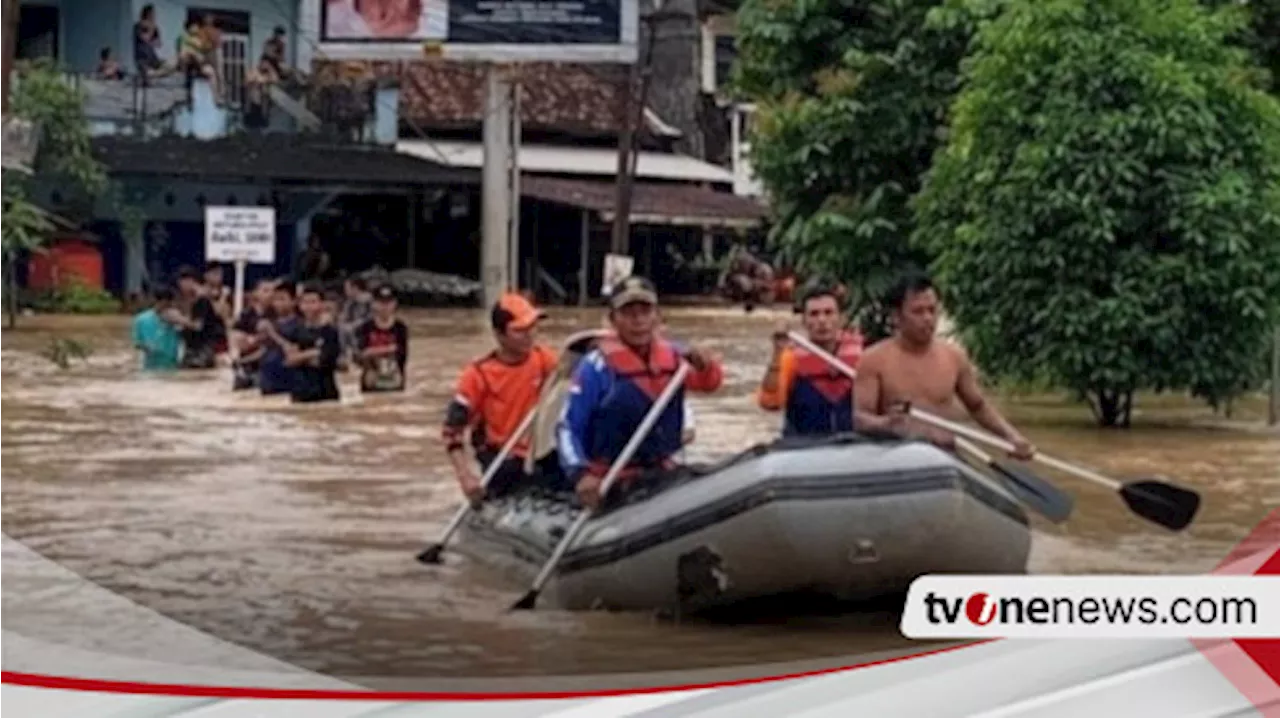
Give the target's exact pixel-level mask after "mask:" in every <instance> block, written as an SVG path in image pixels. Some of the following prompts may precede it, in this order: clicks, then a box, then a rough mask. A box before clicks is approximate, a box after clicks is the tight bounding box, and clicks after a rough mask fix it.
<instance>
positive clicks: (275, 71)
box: [245, 25, 295, 105]
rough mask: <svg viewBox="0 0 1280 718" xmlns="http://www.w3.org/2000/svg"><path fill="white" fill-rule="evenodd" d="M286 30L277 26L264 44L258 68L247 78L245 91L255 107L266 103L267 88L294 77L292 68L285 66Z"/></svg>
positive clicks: (250, 72) (251, 71)
mask: <svg viewBox="0 0 1280 718" xmlns="http://www.w3.org/2000/svg"><path fill="white" fill-rule="evenodd" d="M284 37H285V29H284V27H282V26H280V25H276V27H275V30H273V31H272V33H271V37H269V38H267V41H266V42H265V43H263V44H262V56H261V57H259V58H258V66H257V67H256V68H254V69H253V70H250V71H249V74H248V77H246V78H245V90H246V91H247V92H248V93H249V97H248V100H249V102H250V103H252V104H255V105H261V104H264V103H265V102H266V88H267V87H268V86H269V85H274V84H276V83H278V82H280V81H282V80H284V79H287V78H291V77H293V76H294V74H295V73H294V71H293V69H292V68H290V67H288V66H287V65H285V44H284Z"/></svg>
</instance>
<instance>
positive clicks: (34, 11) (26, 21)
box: [14, 5, 62, 60]
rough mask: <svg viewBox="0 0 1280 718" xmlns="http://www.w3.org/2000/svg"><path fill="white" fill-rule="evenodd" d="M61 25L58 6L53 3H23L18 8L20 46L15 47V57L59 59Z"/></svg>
mask: <svg viewBox="0 0 1280 718" xmlns="http://www.w3.org/2000/svg"><path fill="white" fill-rule="evenodd" d="M61 26H62V21H61V16H60V14H59V12H58V8H56V7H54V6H53V5H22V6H21V7H19V8H18V46H17V47H16V48H14V57H16V58H17V59H19V60H36V59H39V58H43V57H48V58H52V59H54V60H57V59H59V57H60V55H61V51H62V48H61V46H60V44H59V42H58V40H59V39H60V36H61V34H62V33H61V32H60V29H61Z"/></svg>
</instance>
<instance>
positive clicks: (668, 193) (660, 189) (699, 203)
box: [520, 175, 768, 224]
mask: <svg viewBox="0 0 1280 718" xmlns="http://www.w3.org/2000/svg"><path fill="white" fill-rule="evenodd" d="M520 192H521V194H523V195H525V196H528V197H533V198H536V199H540V200H544V201H547V202H559V203H561V204H568V205H573V206H575V207H582V208H584V209H589V210H592V211H596V212H612V211H613V209H614V206H615V204H614V203H615V196H616V195H615V194H614V193H615V188H614V184H613V183H612V182H597V181H593V180H577V179H563V178H559V177H538V176H530V175H525V176H523V177H522V178H521V179H520ZM767 213H768V210H767V209H766V208H765V207H764V205H762V204H760V203H759V202H756V201H755V200H752V199H749V198H747V197H740V196H738V195H735V194H730V193H728V192H717V191H715V190H710V189H706V188H704V187H699V186H697V185H690V184H683V185H682V184H664V183H659V182H637V183H635V186H634V190H633V192H632V195H631V214H632V216H633V217H635V218H636V219H637V220H639V219H641V218H643V217H646V216H647V217H663V218H668V221H671V220H684V221H691V220H692V221H700V222H706V223H708V224H717V223H723V222H733V223H747V222H754V221H758V220H762V219H764V217H765V216H766V214H767ZM673 223H677V222H673Z"/></svg>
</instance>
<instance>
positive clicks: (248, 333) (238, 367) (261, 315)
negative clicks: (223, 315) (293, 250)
mask: <svg viewBox="0 0 1280 718" xmlns="http://www.w3.org/2000/svg"><path fill="white" fill-rule="evenodd" d="M273 286H274V285H273V284H272V282H271V281H270V280H267V279H263V280H260V281H259V282H258V283H257V284H256V285H254V287H253V291H252V292H250V293H249V296H248V301H247V302H246V303H245V307H244V309H242V310H240V316H238V317H236V319H235V322H234V323H233V324H232V325H231V332H230V339H229V343H230V345H231V347H232V348H234V349H235V351H236V359H235V361H234V362H233V363H232V365H231V369H232V371H233V373H234V375H235V379H234V382H233V384H232V388H233V389H235V390H240V389H252V388H254V387H256V386H257V385H258V370H259V369H260V368H261V366H260V365H261V361H262V355H263V353H264V349H265V347H264V345H263V341H264V339H263V337H262V336H260V335H259V334H258V322H260V321H262V320H264V319H270V317H271V294H272V288H273Z"/></svg>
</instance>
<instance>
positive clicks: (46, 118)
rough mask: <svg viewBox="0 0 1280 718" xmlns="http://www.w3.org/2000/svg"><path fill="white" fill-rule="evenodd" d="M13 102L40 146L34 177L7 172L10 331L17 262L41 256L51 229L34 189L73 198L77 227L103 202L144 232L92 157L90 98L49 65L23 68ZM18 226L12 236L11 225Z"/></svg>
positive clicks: (129, 228) (70, 200) (134, 212)
mask: <svg viewBox="0 0 1280 718" xmlns="http://www.w3.org/2000/svg"><path fill="white" fill-rule="evenodd" d="M17 74H18V81H17V82H15V83H14V87H13V90H12V96H11V98H10V104H9V108H10V111H11V112H12V113H13V114H14V115H15V116H17V117H20V118H22V119H24V120H28V121H30V122H32V123H33V124H34V125H35V126H36V128H37V130H38V131H39V137H40V141H39V146H38V149H37V151H36V156H35V161H34V162H33V163H32V170H33V173H32V174H31V175H25V174H21V173H18V172H6V173H5V176H4V219H3V222H4V229H5V231H4V232H3V248H2V253H3V258H4V270H5V271H4V276H5V280H4V281H5V291H6V294H7V295H8V301H7V302H6V304H7V306H8V311H9V325H10V326H13V323H14V321H15V318H16V309H17V303H16V292H17V288H16V283H15V279H16V272H15V267H14V262H15V261H16V260H18V259H19V258H20V257H21V256H22V255H23V254H25V253H27V252H30V251H38V250H40V249H41V248H42V247H43V246H44V244H45V242H46V241H47V239H48V236H49V233H50V231H51V230H52V226H51V225H50V224H49V223H48V222H47V220H46V219H45V218H44V215H43V213H41V212H40V211H39V209H38V208H37V207H35V206H34V205H33V204H32V201H31V199H30V197H31V194H32V193H31V187H32V185H33V184H35V183H39V184H42V185H50V184H52V185H54V186H57V187H59V188H60V189H61V190H62V192H63V194H64V195H65V196H66V197H67V198H68V203H69V206H70V207H71V209H70V210H67V211H65V212H64V214H70V215H71V216H69V217H68V219H70V220H72V221H73V222H79V221H83V220H87V219H89V218H90V217H91V216H92V211H93V207H94V204H95V203H96V202H97V201H98V200H99V199H102V198H105V199H106V200H107V201H108V203H110V204H111V205H113V206H115V207H116V209H117V210H118V211H119V212H120V214H121V217H122V220H123V221H122V223H123V224H124V226H125V231H126V232H129V231H140V225H141V216H140V214H139V212H138V211H137V210H136V209H135V208H133V207H130V206H128V205H126V204H125V203H124V202H123V201H122V200H121V194H120V187H119V185H118V184H117V183H115V182H113V181H112V180H111V179H110V177H109V176H108V174H107V170H106V167H104V166H103V164H102V163H101V162H99V161H98V159H97V158H96V157H94V154H93V146H92V138H91V136H90V134H89V123H88V121H87V120H86V118H85V114H84V101H85V96H84V93H83V91H81V90H80V89H79V88H77V87H76V86H74V85H72V84H70V83H68V82H67V81H66V80H65V79H64V78H63V77H62V75H61V73H60V72H58V69H57V68H56V67H55V66H54V65H53V64H52V63H50V62H48V61H43V60H42V61H37V62H33V63H30V64H24V65H23V66H22V67H20V68H18V72H17ZM11 220H12V221H13V223H14V227H13V231H10V228H9V224H10V221H11Z"/></svg>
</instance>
